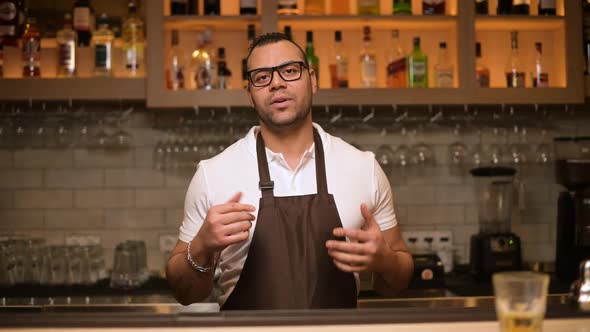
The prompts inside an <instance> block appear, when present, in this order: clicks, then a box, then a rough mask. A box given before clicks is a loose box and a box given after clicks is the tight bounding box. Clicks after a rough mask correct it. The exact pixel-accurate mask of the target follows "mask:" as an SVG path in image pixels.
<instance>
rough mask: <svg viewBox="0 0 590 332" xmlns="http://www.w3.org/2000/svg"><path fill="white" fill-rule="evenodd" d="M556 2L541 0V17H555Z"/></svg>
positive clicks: (553, 0)
mask: <svg viewBox="0 0 590 332" xmlns="http://www.w3.org/2000/svg"><path fill="white" fill-rule="evenodd" d="M555 14H556V8H555V0H539V15H555Z"/></svg>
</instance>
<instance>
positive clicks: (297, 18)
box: [279, 15, 457, 31]
mask: <svg viewBox="0 0 590 332" xmlns="http://www.w3.org/2000/svg"><path fill="white" fill-rule="evenodd" d="M456 24H457V17H456V16H448V15H428V16H422V15H409V16H370V15H361V16H317V15H291V16H279V26H280V30H282V29H283V27H284V26H285V25H290V26H291V27H292V28H293V29H296V30H301V29H305V30H316V31H317V30H335V29H340V30H351V29H360V28H362V26H364V25H370V26H371V28H373V29H392V28H396V29H404V30H423V31H429V30H441V29H443V30H448V29H452V28H454V27H456Z"/></svg>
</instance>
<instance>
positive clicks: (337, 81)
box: [330, 30, 348, 88]
mask: <svg viewBox="0 0 590 332" xmlns="http://www.w3.org/2000/svg"><path fill="white" fill-rule="evenodd" d="M333 52H334V55H333V56H332V63H331V64H330V76H331V82H332V84H331V86H332V88H348V58H347V57H346V53H345V52H344V49H343V47H342V31H340V30H336V31H335V32H334V49H333Z"/></svg>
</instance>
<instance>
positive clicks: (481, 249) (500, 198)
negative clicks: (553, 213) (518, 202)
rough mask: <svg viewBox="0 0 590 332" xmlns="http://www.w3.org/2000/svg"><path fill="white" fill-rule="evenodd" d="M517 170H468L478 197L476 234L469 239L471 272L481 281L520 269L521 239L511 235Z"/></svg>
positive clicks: (481, 168)
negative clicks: (494, 275) (503, 272)
mask: <svg viewBox="0 0 590 332" xmlns="http://www.w3.org/2000/svg"><path fill="white" fill-rule="evenodd" d="M515 174H516V170H515V169H514V168H509V167H478V168H474V169H472V170H471V175H472V176H473V177H474V184H475V195H476V197H477V207H478V221H479V233H477V234H474V235H472V236H471V242H470V256H469V261H470V267H471V273H472V274H473V275H474V276H475V277H476V278H477V279H482V280H489V279H490V277H491V275H492V274H494V273H496V272H500V271H511V270H520V269H521V267H522V255H521V245H520V238H519V237H518V236H517V235H516V234H514V233H512V232H511V229H510V228H511V227H510V216H511V214H512V196H513V190H514V175H515Z"/></svg>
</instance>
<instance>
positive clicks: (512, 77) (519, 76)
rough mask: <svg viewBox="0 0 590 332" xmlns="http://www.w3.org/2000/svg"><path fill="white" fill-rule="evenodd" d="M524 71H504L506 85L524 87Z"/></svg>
mask: <svg viewBox="0 0 590 332" xmlns="http://www.w3.org/2000/svg"><path fill="white" fill-rule="evenodd" d="M524 80H525V75H524V72H516V73H513V72H508V73H506V86H507V87H509V88H524Z"/></svg>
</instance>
